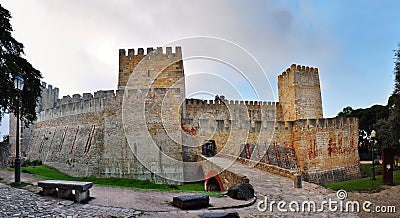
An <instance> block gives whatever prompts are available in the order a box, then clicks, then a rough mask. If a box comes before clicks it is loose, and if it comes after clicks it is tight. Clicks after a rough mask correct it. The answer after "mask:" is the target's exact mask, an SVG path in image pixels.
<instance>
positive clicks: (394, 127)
mask: <svg viewBox="0 0 400 218" xmlns="http://www.w3.org/2000/svg"><path fill="white" fill-rule="evenodd" d="M394 56H395V57H394V60H395V61H394V75H395V81H394V90H393V94H392V95H391V96H390V98H389V101H388V106H389V118H388V122H389V125H390V130H391V131H390V135H391V140H392V146H393V147H394V149H395V155H397V161H398V159H399V156H400V44H399V45H398V49H397V50H395V51H394Z"/></svg>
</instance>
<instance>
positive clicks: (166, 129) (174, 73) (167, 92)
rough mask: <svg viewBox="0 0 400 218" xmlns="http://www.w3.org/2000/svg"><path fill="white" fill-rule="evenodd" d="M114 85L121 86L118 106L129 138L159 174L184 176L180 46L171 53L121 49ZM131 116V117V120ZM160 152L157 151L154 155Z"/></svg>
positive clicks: (144, 162) (134, 150)
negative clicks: (120, 107)
mask: <svg viewBox="0 0 400 218" xmlns="http://www.w3.org/2000/svg"><path fill="white" fill-rule="evenodd" d="M119 63H120V64H119V82H118V89H120V90H124V92H125V94H124V96H125V100H124V104H123V106H122V107H123V109H122V117H123V119H124V127H125V132H126V137H127V141H128V143H129V145H130V147H131V149H132V150H133V152H134V153H135V155H136V156H137V157H138V158H139V159H140V161H141V163H142V164H143V165H144V166H145V167H146V168H147V169H149V170H150V171H151V172H154V173H156V174H157V175H161V177H162V179H167V180H175V181H181V180H182V177H183V168H182V165H181V161H182V147H181V144H182V135H181V129H180V126H181V125H180V124H181V115H180V114H181V104H182V102H184V100H185V79H184V71H183V61H182V52H181V48H180V47H176V48H175V52H174V53H173V52H172V48H171V47H167V48H166V49H165V52H163V49H162V48H161V47H159V48H157V49H153V48H147V54H146V55H145V54H144V49H143V48H139V49H138V52H137V54H135V52H134V50H133V49H129V50H128V55H126V54H125V50H124V49H122V50H120V51H119ZM131 121H132V122H131ZM157 154H158V155H157Z"/></svg>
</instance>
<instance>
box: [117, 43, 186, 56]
mask: <svg viewBox="0 0 400 218" xmlns="http://www.w3.org/2000/svg"><path fill="white" fill-rule="evenodd" d="M145 55H154V56H162V57H166V58H169V57H182V48H181V47H180V46H177V47H175V52H173V51H172V47H166V48H163V47H157V48H156V49H154V48H153V47H149V48H147V49H146V53H145V52H144V49H143V48H138V49H137V52H136V53H135V49H133V48H131V49H128V53H126V49H119V57H120V58H121V57H122V58H124V57H125V58H127V59H129V58H133V57H135V56H140V57H141V58H143V57H144V56H145Z"/></svg>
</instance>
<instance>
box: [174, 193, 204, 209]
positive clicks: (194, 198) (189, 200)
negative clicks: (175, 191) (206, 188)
mask: <svg viewBox="0 0 400 218" xmlns="http://www.w3.org/2000/svg"><path fill="white" fill-rule="evenodd" d="M172 204H174V205H175V206H176V207H178V208H180V209H182V210H193V209H199V208H206V207H208V206H209V204H210V197H209V196H208V195H204V194H199V195H183V196H178V197H174V198H173V199H172Z"/></svg>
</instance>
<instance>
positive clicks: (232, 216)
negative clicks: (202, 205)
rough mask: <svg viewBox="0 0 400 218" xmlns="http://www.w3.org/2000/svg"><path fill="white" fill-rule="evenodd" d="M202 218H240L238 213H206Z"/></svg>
mask: <svg viewBox="0 0 400 218" xmlns="http://www.w3.org/2000/svg"><path fill="white" fill-rule="evenodd" d="M200 217H201V218H240V216H239V214H238V213H237V212H231V213H229V212H220V213H204V214H201V215H200Z"/></svg>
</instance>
